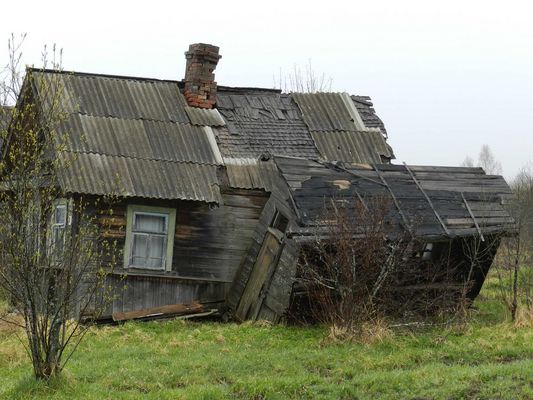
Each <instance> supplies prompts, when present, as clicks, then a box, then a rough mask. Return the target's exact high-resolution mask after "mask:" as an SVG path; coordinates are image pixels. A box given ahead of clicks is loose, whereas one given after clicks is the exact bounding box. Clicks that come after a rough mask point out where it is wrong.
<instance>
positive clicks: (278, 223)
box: [270, 211, 289, 233]
mask: <svg viewBox="0 0 533 400" xmlns="http://www.w3.org/2000/svg"><path fill="white" fill-rule="evenodd" d="M288 224H289V220H288V219H287V218H286V217H285V216H284V215H282V214H281V213H280V212H279V211H276V214H275V215H274V219H273V220H272V224H270V226H271V227H272V228H275V229H277V230H279V231H280V232H282V233H285V231H286V230H287V225H288Z"/></svg>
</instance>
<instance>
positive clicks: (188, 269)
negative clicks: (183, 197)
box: [172, 191, 268, 282]
mask: <svg viewBox="0 0 533 400" xmlns="http://www.w3.org/2000/svg"><path fill="white" fill-rule="evenodd" d="M249 192H250V193H258V192H251V191H249ZM250 193H246V191H237V192H230V193H225V194H223V195H222V198H223V202H224V204H223V205H222V206H221V207H218V208H213V209H210V208H209V207H208V206H207V205H203V204H198V203H195V204H190V203H189V204H186V205H183V206H180V207H178V211H177V216H176V237H175V240H174V258H173V263H172V270H173V271H176V272H177V273H178V275H179V276H183V277H192V278H200V279H206V280H209V279H211V280H217V281H224V282H231V281H232V280H233V277H234V275H235V272H236V271H237V268H238V267H239V265H240V263H241V261H242V259H243V258H244V256H245V255H246V253H247V251H248V250H249V248H250V246H251V245H252V241H253V240H252V237H253V233H254V230H255V228H256V226H257V223H258V220H259V216H260V214H261V211H262V210H263V207H264V205H265V203H266V201H267V200H268V197H267V195H266V194H250Z"/></svg>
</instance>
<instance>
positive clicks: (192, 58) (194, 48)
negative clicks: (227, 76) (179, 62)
mask: <svg viewBox="0 0 533 400" xmlns="http://www.w3.org/2000/svg"><path fill="white" fill-rule="evenodd" d="M218 50H219V48H218V47H217V46H213V45H210V44H205V43H196V44H191V45H190V46H189V51H186V52H185V58H186V59H187V66H186V68H185V78H184V79H183V82H185V90H184V95H185V99H187V103H188V104H189V105H190V106H192V107H200V108H212V107H213V105H214V104H215V103H216V101H217V83H216V82H215V74H214V71H215V68H216V67H217V63H218V60H220V58H221V57H222V56H221V55H219V54H218Z"/></svg>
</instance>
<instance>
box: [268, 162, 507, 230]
mask: <svg viewBox="0 0 533 400" xmlns="http://www.w3.org/2000/svg"><path fill="white" fill-rule="evenodd" d="M275 162H276V164H277V166H278V168H279V169H280V171H281V174H282V176H283V177H284V179H285V181H286V182H287V184H288V186H289V189H290V191H291V192H292V197H293V199H294V202H295V204H296V207H297V209H298V214H299V215H300V217H301V221H300V223H301V225H302V227H313V226H314V227H316V226H318V227H320V226H321V223H322V222H321V217H323V216H324V207H325V205H326V204H325V199H334V200H335V201H340V202H342V204H344V205H347V206H348V207H350V206H351V205H352V204H353V205H354V206H355V203H356V202H355V201H354V199H357V198H358V197H359V196H361V198H363V199H364V201H366V202H371V201H372V200H371V199H372V198H382V197H386V198H392V196H391V193H393V194H394V198H395V201H397V202H398V207H396V205H395V204H394V201H391V210H390V212H389V217H388V221H389V222H392V223H393V225H396V226H400V224H405V222H407V224H408V226H409V227H410V228H411V229H412V230H413V231H414V233H415V234H416V235H417V236H420V237H427V238H440V237H455V236H464V235H476V234H478V233H479V232H478V231H477V228H476V226H475V223H474V219H473V218H472V216H471V215H470V213H469V210H468V208H467V205H466V203H468V205H469V207H470V208H471V211H472V213H473V215H474V218H475V219H476V221H477V222H478V224H479V226H480V229H481V231H482V233H484V234H490V233H497V232H508V231H512V230H513V229H514V221H513V219H512V218H511V216H510V215H509V213H508V212H507V211H506V210H505V208H504V207H503V205H502V203H503V202H504V201H505V199H506V198H508V197H509V196H510V195H511V189H510V188H509V186H508V185H507V183H506V182H505V180H504V179H503V178H502V177H501V176H494V175H486V174H485V173H484V172H483V170H482V169H481V168H461V167H425V166H403V165H390V164H382V165H375V166H373V168H360V167H354V166H350V165H333V164H330V163H327V162H317V161H312V160H304V159H300V158H289V157H276V158H275ZM411 173H412V174H413V176H414V177H415V179H416V180H417V182H418V183H417V182H415V180H414V179H413V176H412V175H411ZM418 185H420V186H418ZM424 193H425V194H424ZM425 195H427V196H428V198H429V199H430V200H429V201H428V199H427V198H426V197H425ZM350 200H351V201H350ZM430 202H431V203H430ZM398 208H399V209H400V210H401V213H403V215H404V216H405V218H406V220H407V221H405V220H404V218H403V217H402V215H401V213H400V211H399V210H398ZM489 210H490V212H488V211H489ZM435 212H436V213H438V215H439V217H440V218H441V220H442V221H443V223H444V225H445V228H446V229H444V227H443V226H442V224H441V223H440V221H439V219H438V217H437V216H436V214H435ZM315 229H316V228H315ZM304 231H305V229H304ZM315 232H316V231H315Z"/></svg>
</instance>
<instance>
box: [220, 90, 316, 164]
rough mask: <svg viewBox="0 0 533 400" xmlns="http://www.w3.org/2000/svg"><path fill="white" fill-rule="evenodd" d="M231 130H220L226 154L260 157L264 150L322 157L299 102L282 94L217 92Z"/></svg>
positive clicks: (221, 147)
mask: <svg viewBox="0 0 533 400" xmlns="http://www.w3.org/2000/svg"><path fill="white" fill-rule="evenodd" d="M217 98H218V102H217V108H218V109H219V110H220V113H221V114H222V115H223V116H224V118H225V119H226V122H227V129H218V130H217V139H218V144H219V147H220V151H221V153H222V155H223V156H224V157H238V158H257V157H259V156H260V155H261V154H263V153H270V154H275V155H291V156H297V157H307V158H318V157H319V156H320V155H319V153H318V151H317V149H316V147H315V144H314V142H313V138H312V137H311V135H310V134H309V130H308V129H307V127H306V125H305V123H304V122H303V120H302V118H301V115H300V112H299V110H298V107H297V106H296V104H295V103H294V102H293V101H292V100H291V98H290V96H289V95H286V94H281V93H276V92H272V93H264V92H263V93H253V92H251V93H246V94H233V93H231V94H227V93H224V92H223V91H221V92H219V93H218V95H217Z"/></svg>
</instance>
